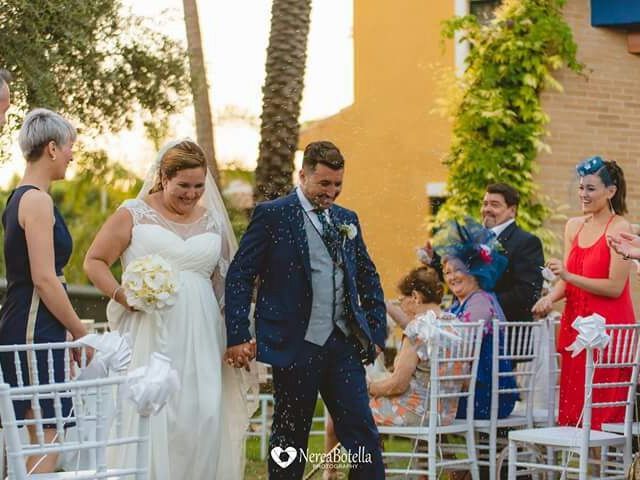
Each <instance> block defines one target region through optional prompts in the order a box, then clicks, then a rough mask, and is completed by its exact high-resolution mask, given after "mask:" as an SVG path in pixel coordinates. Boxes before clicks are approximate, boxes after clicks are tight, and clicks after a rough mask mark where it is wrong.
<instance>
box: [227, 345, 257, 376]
mask: <svg viewBox="0 0 640 480" xmlns="http://www.w3.org/2000/svg"><path fill="white" fill-rule="evenodd" d="M254 358H256V340H255V338H252V339H251V340H249V341H248V342H245V343H241V344H239V345H234V346H233V347H229V348H227V351H226V352H225V354H224V360H225V361H226V362H227V363H228V364H229V365H232V366H234V367H236V368H241V367H244V369H245V370H246V371H249V368H250V367H249V363H250V362H251V360H253V359H254Z"/></svg>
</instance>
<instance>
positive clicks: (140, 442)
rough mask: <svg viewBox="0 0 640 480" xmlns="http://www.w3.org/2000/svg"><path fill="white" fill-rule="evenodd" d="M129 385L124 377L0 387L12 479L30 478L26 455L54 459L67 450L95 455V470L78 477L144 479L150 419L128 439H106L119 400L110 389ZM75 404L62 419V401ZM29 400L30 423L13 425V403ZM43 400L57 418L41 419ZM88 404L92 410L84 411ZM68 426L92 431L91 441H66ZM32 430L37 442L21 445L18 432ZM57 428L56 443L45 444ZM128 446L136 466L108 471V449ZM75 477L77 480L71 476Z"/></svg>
mask: <svg viewBox="0 0 640 480" xmlns="http://www.w3.org/2000/svg"><path fill="white" fill-rule="evenodd" d="M126 381H127V377H125V376H114V377H109V378H101V379H96V380H86V381H70V382H64V383H52V384H47V385H36V386H28V387H14V388H11V387H10V386H9V385H8V384H6V383H3V384H0V416H1V418H2V426H3V429H4V434H5V439H6V444H7V463H8V466H9V479H10V480H23V479H27V478H29V475H28V472H27V470H26V460H27V458H28V457H30V456H42V455H46V454H58V453H63V452H70V451H87V450H89V451H94V452H95V455H96V463H97V465H96V468H95V469H94V470H92V471H90V472H83V475H79V476H78V477H77V478H87V479H98V478H109V477H116V478H135V479H136V480H142V479H146V478H147V470H148V439H149V438H148V437H149V418H148V417H142V416H141V417H140V420H139V422H138V432H137V435H135V436H131V437H117V436H115V435H110V431H111V430H112V428H111V423H112V422H111V419H112V418H113V415H112V414H113V412H114V409H115V408H116V407H115V406H114V405H113V403H114V399H121V398H122V396H120V395H114V389H116V388H117V387H119V386H120V385H122V384H123V383H125V382H126ZM64 398H70V399H72V400H73V405H74V406H73V410H72V411H71V413H70V414H69V415H68V416H67V417H64V415H63V413H62V399H64ZM21 400H22V401H29V402H31V409H32V412H33V418H29V419H24V420H16V416H15V411H14V404H13V402H14V401H21ZM41 400H52V401H53V405H54V411H55V415H54V417H52V418H43V415H42V410H41V409H40V407H39V402H40V401H41ZM87 405H91V408H85V406H87ZM69 423H75V424H76V425H77V427H78V429H79V431H80V433H82V431H83V429H85V428H87V427H88V428H93V429H95V431H96V435H95V438H94V439H91V440H85V438H84V437H85V436H84V435H82V434H80V435H78V436H77V438H74V439H71V440H70V439H67V438H65V434H64V428H65V425H68V424H69ZM25 426H30V427H31V428H32V429H33V430H34V431H35V437H36V439H37V442H36V443H34V444H30V443H23V441H22V439H21V435H20V433H19V430H18V429H19V428H20V427H25ZM52 426H54V427H53V428H55V430H56V434H57V438H56V440H55V442H53V443H46V442H45V435H44V430H45V428H52ZM123 445H129V446H131V447H132V448H133V446H135V447H136V464H135V465H127V466H119V467H118V469H117V471H116V472H114V471H113V470H111V471H107V461H106V459H107V448H108V447H114V448H115V447H116V446H117V447H118V448H120V447H122V446H123ZM74 478H76V477H74Z"/></svg>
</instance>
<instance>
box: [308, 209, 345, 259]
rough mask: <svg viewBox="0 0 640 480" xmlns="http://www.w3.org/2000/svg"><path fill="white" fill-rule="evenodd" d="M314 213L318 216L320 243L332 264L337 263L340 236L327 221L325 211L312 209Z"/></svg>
mask: <svg viewBox="0 0 640 480" xmlns="http://www.w3.org/2000/svg"><path fill="white" fill-rule="evenodd" d="M314 212H316V214H317V215H318V220H320V225H321V226H322V241H323V242H324V244H325V245H326V246H327V250H329V255H331V258H332V259H333V261H334V262H338V251H339V250H340V235H338V230H336V227H335V226H334V225H333V224H332V223H330V222H329V221H328V220H327V216H326V215H325V211H324V210H323V209H321V208H316V209H314Z"/></svg>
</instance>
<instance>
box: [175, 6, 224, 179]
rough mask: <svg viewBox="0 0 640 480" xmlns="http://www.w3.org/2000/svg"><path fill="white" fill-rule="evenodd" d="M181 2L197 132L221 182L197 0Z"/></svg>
mask: <svg viewBox="0 0 640 480" xmlns="http://www.w3.org/2000/svg"><path fill="white" fill-rule="evenodd" d="M182 5H183V8H184V23H185V26H186V29H187V44H188V51H189V69H190V72H191V91H192V93H193V108H194V111H195V117H196V136H197V139H198V143H199V144H200V146H201V147H202V149H203V150H204V153H205V155H206V156H207V162H208V163H209V169H210V170H211V174H212V175H213V178H215V179H216V182H218V183H219V173H218V165H217V163H216V153H215V148H214V143H213V120H212V118H211V104H210V102H209V86H208V84H207V72H206V70H205V65H204V55H203V53H202V37H201V35H200V19H199V17H198V5H197V1H196V0H183V1H182Z"/></svg>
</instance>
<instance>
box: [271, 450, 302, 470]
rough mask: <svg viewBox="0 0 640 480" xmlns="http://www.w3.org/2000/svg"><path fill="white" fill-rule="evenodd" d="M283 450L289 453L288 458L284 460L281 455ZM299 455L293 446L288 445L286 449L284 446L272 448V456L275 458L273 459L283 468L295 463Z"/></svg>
mask: <svg viewBox="0 0 640 480" xmlns="http://www.w3.org/2000/svg"><path fill="white" fill-rule="evenodd" d="M283 452H284V453H286V454H287V455H288V457H287V459H286V460H282V459H281V458H280V455H282V453H283ZM297 456H298V452H296V449H295V448H293V447H287V448H284V449H283V448H282V447H273V448H272V449H271V458H273V461H274V462H276V463H277V464H278V465H280V467H281V468H287V467H288V466H289V465H291V464H292V463H293V461H294V460H295V459H296V457H297Z"/></svg>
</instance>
